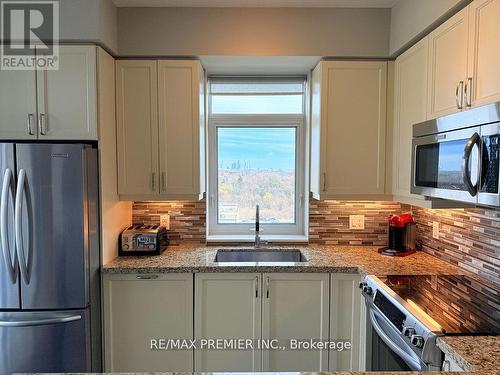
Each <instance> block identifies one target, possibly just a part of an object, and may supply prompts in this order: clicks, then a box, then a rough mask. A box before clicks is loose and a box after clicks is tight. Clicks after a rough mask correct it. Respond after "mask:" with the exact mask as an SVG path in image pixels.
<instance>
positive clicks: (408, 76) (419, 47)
mask: <svg viewBox="0 0 500 375" xmlns="http://www.w3.org/2000/svg"><path fill="white" fill-rule="evenodd" d="M428 47H429V44H428V39H427V38H424V39H423V40H421V41H420V42H419V43H417V44H416V45H415V46H413V47H412V48H410V49H409V50H408V51H406V52H405V53H404V54H402V55H401V56H399V57H398V58H397V60H396V67H395V72H396V77H395V90H394V100H395V106H394V108H395V109H394V128H393V144H392V150H393V153H392V163H393V165H392V182H393V186H392V194H393V195H394V196H396V197H398V199H401V198H402V199H404V198H409V197H412V198H414V199H419V197H418V196H416V195H415V196H413V195H411V194H410V188H411V163H412V138H413V125H414V124H416V123H419V122H422V121H425V120H426V116H427V83H428V79H427V70H428V64H427V59H428V52H429V49H428Z"/></svg>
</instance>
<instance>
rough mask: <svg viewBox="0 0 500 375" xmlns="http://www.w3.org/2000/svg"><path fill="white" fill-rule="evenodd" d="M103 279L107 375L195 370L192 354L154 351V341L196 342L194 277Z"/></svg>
mask: <svg viewBox="0 0 500 375" xmlns="http://www.w3.org/2000/svg"><path fill="white" fill-rule="evenodd" d="M103 281H104V335H105V340H104V341H105V343H104V345H105V353H104V354H105V369H106V372H135V371H137V372H147V371H183V372H192V371H193V351H192V350H151V344H152V342H151V340H155V339H188V340H189V339H192V338H193V275H192V274H191V273H183V274H160V275H156V274H108V275H105V276H104V280H103Z"/></svg>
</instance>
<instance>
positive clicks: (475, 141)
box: [462, 133, 481, 197]
mask: <svg viewBox="0 0 500 375" xmlns="http://www.w3.org/2000/svg"><path fill="white" fill-rule="evenodd" d="M480 142H481V137H480V136H479V134H477V133H474V134H472V137H470V138H469V140H468V141H467V144H466V145H465V149H464V157H463V164H462V171H463V174H464V184H465V187H466V188H467V191H468V192H469V194H470V195H472V196H473V197H475V196H476V195H477V191H478V188H479V186H478V185H479V179H480V177H479V171H478V181H476V183H475V184H473V183H472V181H471V171H470V168H469V162H470V157H471V154H472V150H473V149H474V146H476V145H477V148H478V150H480V149H481V145H480ZM479 152H480V151H479ZM479 157H480V156H479Z"/></svg>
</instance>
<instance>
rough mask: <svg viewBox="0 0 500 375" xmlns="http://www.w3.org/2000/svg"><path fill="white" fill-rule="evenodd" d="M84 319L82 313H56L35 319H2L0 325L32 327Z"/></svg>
mask: <svg viewBox="0 0 500 375" xmlns="http://www.w3.org/2000/svg"><path fill="white" fill-rule="evenodd" d="M80 319H82V316H81V315H62V316H61V315H56V316H53V317H50V316H48V317H46V318H43V319H33V320H0V327H32V326H44V325H49V324H60V323H69V322H74V321H76V320H80Z"/></svg>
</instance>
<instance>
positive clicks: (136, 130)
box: [116, 60, 159, 195]
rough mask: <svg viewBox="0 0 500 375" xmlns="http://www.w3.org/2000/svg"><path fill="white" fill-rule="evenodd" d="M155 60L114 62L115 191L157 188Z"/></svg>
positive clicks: (138, 191) (139, 191)
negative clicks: (116, 185) (116, 176)
mask: <svg viewBox="0 0 500 375" xmlns="http://www.w3.org/2000/svg"><path fill="white" fill-rule="evenodd" d="M157 101H158V100H157V62H156V61H153V60H144V61H139V60H120V61H117V62H116V122H117V154H118V193H119V194H120V195H123V194H128V195H148V194H149V195H155V194H158V193H159V188H158V186H159V185H158V111H157V108H158V103H157Z"/></svg>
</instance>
